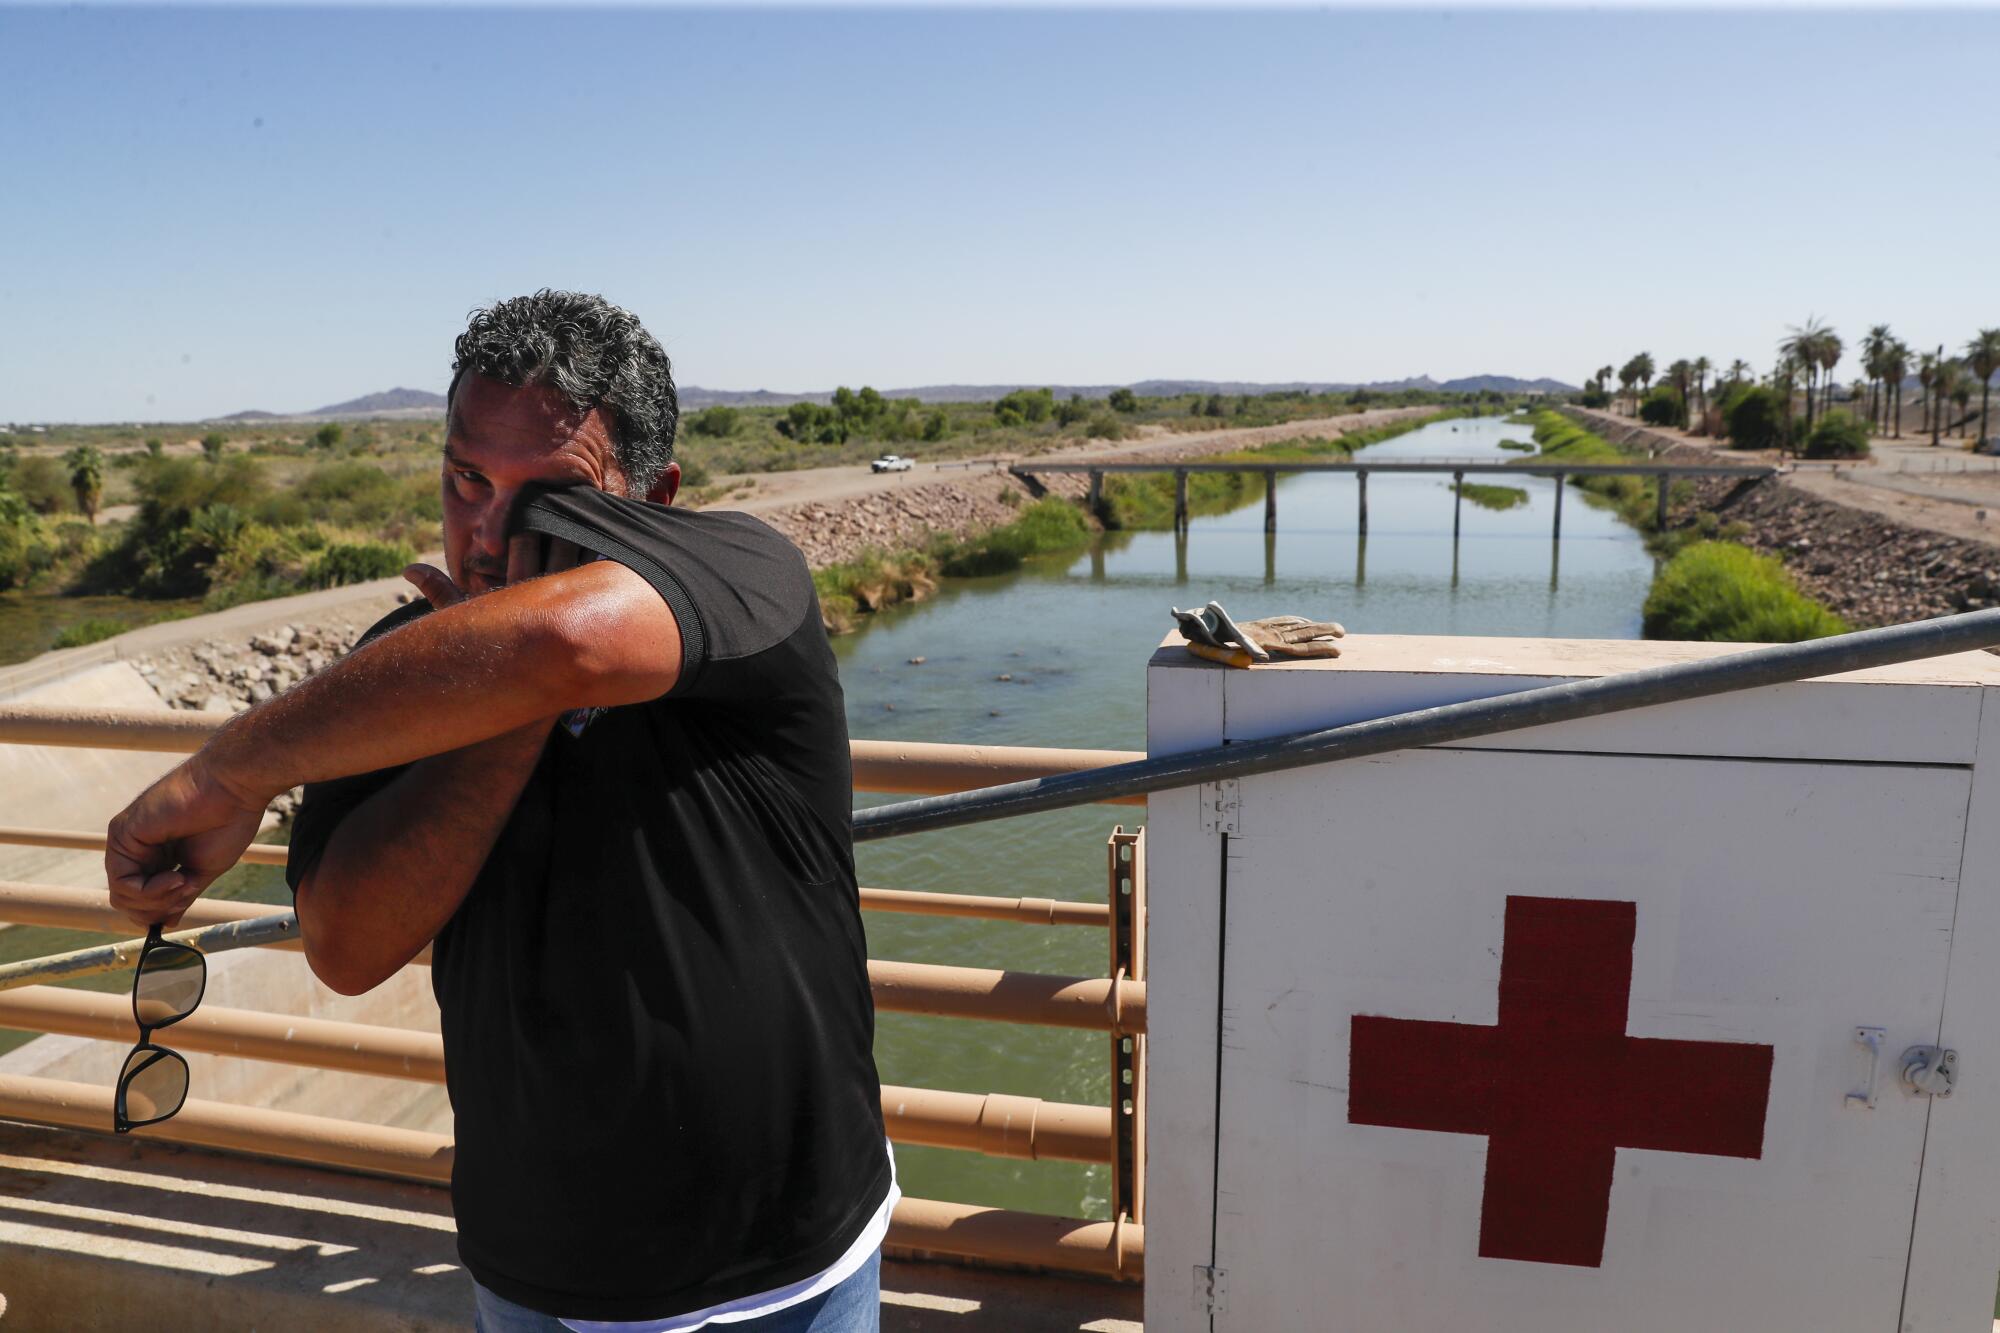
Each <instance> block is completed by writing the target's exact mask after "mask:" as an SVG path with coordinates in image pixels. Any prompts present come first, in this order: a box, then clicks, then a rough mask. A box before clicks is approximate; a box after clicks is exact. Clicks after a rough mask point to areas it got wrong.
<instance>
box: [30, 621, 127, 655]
mask: <svg viewBox="0 0 2000 1333" xmlns="http://www.w3.org/2000/svg"><path fill="white" fill-rule="evenodd" d="M130 628H132V627H131V626H130V625H127V624H123V623H122V622H120V621H116V620H98V619H91V620H79V621H77V622H76V623H75V624H74V625H66V626H64V627H63V630H62V632H61V633H60V634H58V635H56V641H55V642H54V643H52V644H50V645H49V646H50V647H51V648H81V647H83V645H85V644H86V643H97V642H99V641H100V640H103V639H109V638H111V637H113V636H114V635H119V634H123V633H124V632H125V631H126V630H128V629H130Z"/></svg>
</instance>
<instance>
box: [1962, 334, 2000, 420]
mask: <svg viewBox="0 0 2000 1333" xmlns="http://www.w3.org/2000/svg"><path fill="white" fill-rule="evenodd" d="M1965 361H1966V364H1967V365H1969V366H1971V367H1972V373H1973V374H1975V375H1977V376H1978V377H1979V439H1980V443H1982V444H1984V443H1985V441H1986V400H1987V397H1988V396H1989V394H1990V393H1991V391H1992V388H1993V373H1994V372H1995V371H2000V329H1981V330H1980V331H1979V336H1978V337H1976V338H1974V339H1973V340H1972V341H1971V342H1969V343H1967V344H1966V345H1965Z"/></svg>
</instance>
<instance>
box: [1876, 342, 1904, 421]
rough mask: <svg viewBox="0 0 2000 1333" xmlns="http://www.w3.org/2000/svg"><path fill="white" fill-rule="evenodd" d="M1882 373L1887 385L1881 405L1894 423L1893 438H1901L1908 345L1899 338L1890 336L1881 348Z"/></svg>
mask: <svg viewBox="0 0 2000 1333" xmlns="http://www.w3.org/2000/svg"><path fill="white" fill-rule="evenodd" d="M1882 374H1883V377H1884V378H1885V379H1887V381H1888V387H1887V389H1886V391H1885V392H1884V393H1883V395H1882V397H1883V398H1884V399H1885V400H1886V401H1885V402H1884V403H1883V404H1882V406H1883V407H1884V408H1886V409H1887V410H1888V412H1889V419H1890V420H1891V421H1894V422H1895V423H1896V425H1895V438H1897V439H1899V440H1900V439H1902V438H1903V381H1904V380H1906V379H1908V378H1909V377H1910V345H1909V344H1908V343H1906V342H1904V341H1903V340H1902V339H1901V338H1891V339H1890V340H1889V345H1888V346H1887V347H1885V348H1884V349H1882Z"/></svg>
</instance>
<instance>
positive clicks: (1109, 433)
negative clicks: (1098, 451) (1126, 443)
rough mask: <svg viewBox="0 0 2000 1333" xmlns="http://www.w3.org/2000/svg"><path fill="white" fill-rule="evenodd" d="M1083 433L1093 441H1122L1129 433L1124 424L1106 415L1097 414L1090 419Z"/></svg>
mask: <svg viewBox="0 0 2000 1333" xmlns="http://www.w3.org/2000/svg"><path fill="white" fill-rule="evenodd" d="M1083 433H1084V434H1086V435H1088V436H1089V437H1090V438H1091V439H1093V440H1122V439H1124V438H1125V436H1126V435H1127V434H1128V433H1129V432H1128V431H1127V429H1126V426H1125V423H1124V422H1122V421H1120V420H1119V419H1118V418H1117V417H1114V416H1111V415H1109V414H1108V413H1104V412H1099V413H1098V414H1097V415H1096V416H1094V417H1092V418H1091V419H1090V424H1089V425H1088V426H1085V427H1084V429H1083Z"/></svg>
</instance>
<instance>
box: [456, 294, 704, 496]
mask: <svg viewBox="0 0 2000 1333" xmlns="http://www.w3.org/2000/svg"><path fill="white" fill-rule="evenodd" d="M467 371H471V372H472V373H473V374H475V375H484V376H485V377H486V378H487V379H491V380H497V381H499V382H500V383H502V384H511V385H513V386H514V387H516V388H526V387H527V386H529V385H531V384H547V385H549V386H550V387H552V388H554V389H555V390H556V392H558V393H560V394H561V395H562V396H563V398H564V399H565V400H566V401H567V402H568V403H569V405H570V407H571V408H573V409H574V410H575V411H576V412H577V413H578V414H579V415H580V414H582V413H584V412H588V411H589V410H590V409H591V408H593V407H600V408H603V409H604V410H605V411H606V412H607V413H608V414H609V415H610V417H611V443H612V452H613V453H614V454H615V455H616V456H617V459H618V466H619V468H620V469H621V470H622V471H623V472H624V473H625V480H626V484H627V486H629V487H630V489H631V493H632V494H634V495H644V494H645V493H646V492H647V491H648V490H649V489H651V487H652V485H653V483H654V482H655V481H658V480H659V478H660V474H661V473H663V472H665V471H666V470H667V465H668V464H669V463H671V462H673V461H674V428H675V426H676V425H677V424H678V423H679V421H680V399H679V397H678V396H677V395H676V394H675V393H674V373H673V366H672V364H671V363H670V362H669V361H668V360H667V354H666V352H665V351H664V350H662V349H661V347H660V344H659V340H658V339H656V338H654V337H653V335H652V334H650V333H648V332H646V328H645V326H644V325H643V324H641V323H640V322H639V319H638V316H636V315H634V314H633V313H632V312H631V311H629V310H621V309H620V308H619V307H617V306H615V305H612V304H611V303H610V302H609V301H607V300H605V299H604V298H603V297H601V296H590V295H586V294H584V293H582V292H556V291H550V290H548V289H547V288H544V289H543V290H541V291H539V292H536V293H535V294H534V295H533V296H516V297H514V298H512V299H511V300H506V301H496V302H495V303H494V304H492V305H491V306H488V307H487V308H486V309H484V310H475V311H473V312H472V316H471V319H470V320H469V321H468V322H467V324H466V326H465V332H464V333H461V334H459V335H458V341H457V342H456V343H455V344H454V345H453V348H452V362H451V389H450V390H449V391H448V392H447V393H446V395H445V401H446V403H447V404H449V403H450V401H451V397H452V395H454V394H456V392H457V391H458V382H459V380H460V379H462V378H463V377H464V376H465V373H466V372H467Z"/></svg>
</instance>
